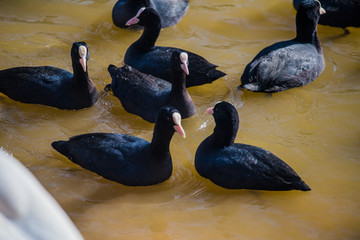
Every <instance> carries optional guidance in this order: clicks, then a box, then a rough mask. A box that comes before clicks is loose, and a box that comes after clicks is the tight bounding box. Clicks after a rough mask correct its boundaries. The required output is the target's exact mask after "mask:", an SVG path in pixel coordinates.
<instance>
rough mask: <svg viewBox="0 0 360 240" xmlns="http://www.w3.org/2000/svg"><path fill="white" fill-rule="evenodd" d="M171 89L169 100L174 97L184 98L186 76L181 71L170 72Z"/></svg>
mask: <svg viewBox="0 0 360 240" xmlns="http://www.w3.org/2000/svg"><path fill="white" fill-rule="evenodd" d="M171 79H172V82H171V83H172V87H171V92H170V99H172V98H173V97H175V96H179V95H180V96H185V94H188V93H187V90H186V74H185V72H184V71H182V70H178V71H172V73H171Z"/></svg>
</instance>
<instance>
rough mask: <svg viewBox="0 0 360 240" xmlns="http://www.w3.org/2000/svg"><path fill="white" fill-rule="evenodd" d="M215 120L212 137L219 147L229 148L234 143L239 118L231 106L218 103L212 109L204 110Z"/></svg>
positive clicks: (225, 103) (226, 103)
mask: <svg viewBox="0 0 360 240" xmlns="http://www.w3.org/2000/svg"><path fill="white" fill-rule="evenodd" d="M206 112H207V113H210V114H212V115H213V117H214V119H215V123H216V126H215V129H214V136H215V140H216V144H218V145H219V146H230V145H232V144H233V143H234V141H235V138H236V134H237V131H238V129H239V116H238V113H237V111H236V109H235V107H234V106H233V105H231V104H230V103H228V102H225V101H223V102H219V103H217V104H216V105H215V106H214V107H213V108H209V109H207V110H206Z"/></svg>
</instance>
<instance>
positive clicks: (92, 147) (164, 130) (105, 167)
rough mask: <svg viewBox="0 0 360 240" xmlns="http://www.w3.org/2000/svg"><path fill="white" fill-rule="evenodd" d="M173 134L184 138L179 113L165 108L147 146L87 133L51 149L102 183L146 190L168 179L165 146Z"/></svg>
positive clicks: (135, 139) (131, 138) (137, 141)
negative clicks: (102, 178)
mask: <svg viewBox="0 0 360 240" xmlns="http://www.w3.org/2000/svg"><path fill="white" fill-rule="evenodd" d="M175 131H176V132H178V133H180V134H181V135H182V136H183V137H185V132H184V130H183V128H182V126H181V116H180V113H179V112H178V111H177V110H176V109H175V108H173V107H169V106H166V107H163V108H162V109H161V110H160V111H159V115H158V118H157V120H156V123H155V127H154V135H153V138H152V141H151V143H150V142H148V141H145V140H144V139H141V138H138V137H134V136H131V135H126V134H115V133H90V134H83V135H78V136H75V137H72V138H70V140H69V141H57V142H53V143H52V144H51V145H52V147H53V148H55V149H56V150H57V151H58V152H60V153H61V154H63V155H65V156H66V157H68V158H69V159H70V160H71V161H73V162H74V163H76V164H79V165H80V166H82V167H83V168H86V169H88V170H90V171H92V172H95V173H97V174H99V175H100V176H102V177H104V178H106V179H109V180H112V181H116V182H119V183H122V184H125V185H128V186H146V185H153V184H157V183H160V182H163V181H165V180H166V179H168V178H169V177H170V176H171V173H172V169H173V168H172V161H171V155H170V152H169V145H170V140H171V138H172V136H173V135H174V132H175Z"/></svg>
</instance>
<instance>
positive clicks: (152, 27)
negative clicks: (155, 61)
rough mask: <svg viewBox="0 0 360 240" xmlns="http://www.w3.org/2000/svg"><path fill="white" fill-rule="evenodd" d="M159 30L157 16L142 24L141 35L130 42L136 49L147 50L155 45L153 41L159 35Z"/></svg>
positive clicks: (159, 22)
mask: <svg viewBox="0 0 360 240" xmlns="http://www.w3.org/2000/svg"><path fill="white" fill-rule="evenodd" d="M160 30H161V21H160V18H159V16H156V17H154V19H153V20H152V21H151V22H149V23H147V24H146V25H145V26H144V31H143V34H142V35H141V37H140V38H139V39H138V40H137V41H136V42H134V43H133V44H132V47H134V48H136V50H139V51H142V52H147V51H150V50H151V49H153V48H154V47H155V42H156V40H157V38H158V37H159V34H160Z"/></svg>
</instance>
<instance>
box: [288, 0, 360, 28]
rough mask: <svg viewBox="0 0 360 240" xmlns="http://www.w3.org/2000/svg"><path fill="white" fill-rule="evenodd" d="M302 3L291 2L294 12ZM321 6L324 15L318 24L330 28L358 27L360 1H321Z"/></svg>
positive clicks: (300, 1) (359, 23)
mask: <svg viewBox="0 0 360 240" xmlns="http://www.w3.org/2000/svg"><path fill="white" fill-rule="evenodd" d="M304 1H313V0H293V4H294V7H295V9H296V10H298V9H299V6H300V4H301V3H302V2H304ZM321 6H322V7H323V8H324V9H325V11H326V14H324V15H321V17H320V20H319V24H321V25H328V26H332V27H341V28H346V27H360V1H359V0H321Z"/></svg>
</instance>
